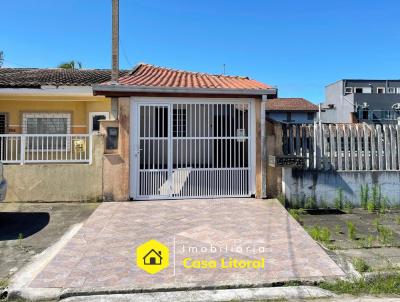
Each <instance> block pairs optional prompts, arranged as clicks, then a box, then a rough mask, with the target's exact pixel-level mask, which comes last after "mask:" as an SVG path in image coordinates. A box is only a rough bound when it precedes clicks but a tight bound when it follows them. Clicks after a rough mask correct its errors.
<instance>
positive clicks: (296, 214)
mask: <svg viewBox="0 0 400 302" xmlns="http://www.w3.org/2000/svg"><path fill="white" fill-rule="evenodd" d="M289 214H290V215H292V217H293V218H294V219H296V220H297V221H298V222H299V223H300V224H302V223H303V222H302V221H301V219H300V215H304V214H305V211H304V210H303V209H289Z"/></svg>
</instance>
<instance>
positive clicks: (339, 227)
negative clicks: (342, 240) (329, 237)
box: [335, 224, 342, 235]
mask: <svg viewBox="0 0 400 302" xmlns="http://www.w3.org/2000/svg"><path fill="white" fill-rule="evenodd" d="M335 234H336V235H340V234H342V227H341V226H340V225H338V224H337V225H335Z"/></svg>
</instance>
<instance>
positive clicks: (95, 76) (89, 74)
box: [0, 68, 129, 88]
mask: <svg viewBox="0 0 400 302" xmlns="http://www.w3.org/2000/svg"><path fill="white" fill-rule="evenodd" d="M128 72H129V71H126V70H123V71H120V74H121V75H122V76H124V75H126V74H128ZM110 79H111V70H110V69H63V68H0V88H40V86H46V85H51V86H91V85H93V84H100V83H104V82H106V81H110Z"/></svg>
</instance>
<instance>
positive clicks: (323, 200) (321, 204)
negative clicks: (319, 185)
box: [319, 198, 328, 209]
mask: <svg viewBox="0 0 400 302" xmlns="http://www.w3.org/2000/svg"><path fill="white" fill-rule="evenodd" d="M319 207H320V208H321V209H327V208H328V202H327V201H326V200H325V199H324V198H321V201H320V202H319Z"/></svg>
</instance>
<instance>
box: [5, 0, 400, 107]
mask: <svg viewBox="0 0 400 302" xmlns="http://www.w3.org/2000/svg"><path fill="white" fill-rule="evenodd" d="M2 2H3V3H2V5H1V12H0V14H1V18H0V28H1V29H2V30H1V32H0V50H3V51H4V54H5V60H6V61H5V65H6V66H12V67H55V66H57V65H58V64H59V63H61V62H63V61H66V60H71V59H76V60H79V61H81V62H82V64H83V66H84V67H85V68H109V67H110V51H111V42H110V41H111V39H110V36H111V0H64V1H54V0H36V1H32V0H13V1H2ZM120 6H121V17H120V18H121V24H120V33H121V49H120V51H121V57H120V64H121V67H122V68H131V67H132V66H133V65H135V64H136V63H138V62H146V63H151V64H156V65H161V66H167V67H173V68H179V69H186V70H192V71H202V72H209V73H222V71H223V64H226V72H227V73H228V74H233V75H246V76H249V77H251V78H255V79H257V80H260V81H262V82H265V83H268V84H271V85H276V86H278V88H279V95H280V96H281V97H305V98H308V99H309V100H311V101H313V102H315V103H317V102H321V101H323V97H324V86H325V85H326V84H328V83H331V82H333V81H336V80H338V79H341V78H400V76H399V72H400V35H399V28H400V18H399V11H400V1H372V0H352V1H349V0H347V1H344V0H335V1H325V0H318V1H316V0H312V1H311V0H301V1H300V0H298V1H294V0H292V1H290V0H280V1H269V0H265V1H262V0H246V1H242V0H235V1H232V0H230V1H228V0H202V1H197V0H196V1H195V0H193V1H189V0H168V1H166V0H153V1H150V0H120Z"/></svg>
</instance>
